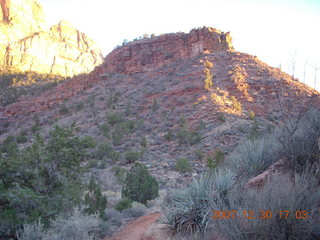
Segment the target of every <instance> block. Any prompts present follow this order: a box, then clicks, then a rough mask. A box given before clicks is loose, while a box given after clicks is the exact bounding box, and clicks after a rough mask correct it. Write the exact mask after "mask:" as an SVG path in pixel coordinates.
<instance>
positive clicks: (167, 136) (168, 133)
mask: <svg viewBox="0 0 320 240" xmlns="http://www.w3.org/2000/svg"><path fill="white" fill-rule="evenodd" d="M164 139H165V140H166V141H171V140H173V139H174V134H173V132H172V130H169V131H168V132H167V133H166V134H165V135H164Z"/></svg>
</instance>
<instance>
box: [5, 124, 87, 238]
mask: <svg viewBox="0 0 320 240" xmlns="http://www.w3.org/2000/svg"><path fill="white" fill-rule="evenodd" d="M74 131H75V129H74V128H72V127H71V128H61V127H58V126H56V127H55V129H54V130H52V131H51V132H50V133H49V138H48V140H47V141H44V139H43V138H42V137H41V136H40V135H38V136H37V138H36V139H35V141H34V143H33V144H32V145H30V146H29V147H27V148H25V149H22V150H19V149H18V148H16V147H14V146H15V143H14V142H13V141H12V140H10V139H9V140H10V141H9V140H8V141H7V142H8V144H9V146H8V144H4V145H3V146H4V147H5V149H3V147H2V150H5V151H6V152H7V154H5V155H4V154H2V156H1V157H0V179H1V181H0V202H1V205H0V238H6V239H7V238H10V237H14V235H15V231H16V230H17V229H18V228H19V227H20V226H21V225H22V224H23V223H31V222H33V221H35V220H37V219H39V218H46V219H49V218H50V217H54V216H56V215H57V214H59V213H60V212H63V211H67V210H69V209H71V208H73V207H74V206H75V205H76V204H78V203H80V200H81V181H80V177H81V173H82V169H83V167H82V161H83V160H84V158H85V157H86V146H87V142H86V141H85V140H83V139H81V138H78V137H75V136H74ZM10 149H11V150H13V149H14V152H11V150H10Z"/></svg>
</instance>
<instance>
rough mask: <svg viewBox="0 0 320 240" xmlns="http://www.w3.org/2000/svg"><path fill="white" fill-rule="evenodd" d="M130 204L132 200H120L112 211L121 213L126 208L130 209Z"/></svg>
mask: <svg viewBox="0 0 320 240" xmlns="http://www.w3.org/2000/svg"><path fill="white" fill-rule="evenodd" d="M131 204H132V200H131V199H129V198H121V199H120V200H119V202H117V204H116V206H115V207H114V209H116V210H118V211H120V212H122V211H123V210H125V209H127V208H131V206H132V205H131Z"/></svg>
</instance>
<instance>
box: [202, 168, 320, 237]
mask: <svg viewBox="0 0 320 240" xmlns="http://www.w3.org/2000/svg"><path fill="white" fill-rule="evenodd" d="M319 199H320V188H319V187H318V180H317V179H316V178H315V177H314V172H313V173H312V172H311V171H308V172H307V173H304V174H302V175H301V176H295V180H292V179H290V178H289V177H288V176H287V175H285V176H280V175H279V176H274V177H273V178H272V179H270V181H269V182H268V183H267V184H266V185H265V186H264V187H263V188H262V189H259V190H257V189H242V191H239V189H238V190H237V191H232V192H230V193H229V194H228V195H227V201H225V200H222V199H219V201H211V203H210V206H211V208H212V209H217V210H218V211H237V215H236V216H237V217H235V218H231V217H230V218H229V219H225V218H222V219H221V218H219V219H212V220H211V221H210V229H211V230H210V231H209V233H208V234H215V236H219V237H222V238H223V239H228V240H229V239H237V240H252V239H258V240H259V239H261V240H263V239H274V240H278V239H279V240H281V239H283V240H285V239H293V240H295V239H296V240H298V239H299V240H300V239H312V238H310V236H311V232H312V230H313V229H314V227H315V226H317V224H319V223H318V214H319V213H318V206H319V203H320V202H319ZM244 211H246V212H247V214H245V213H244ZM267 211H270V213H271V214H272V215H269V217H270V216H271V217H270V219H263V216H264V215H263V214H265V212H267ZM285 211H289V215H288V216H287V217H286V214H287V212H285ZM298 211H300V212H298ZM302 211H306V212H307V217H306V218H305V217H304V218H300V217H301V216H302V215H301V212H302ZM249 213H250V215H251V214H253V215H251V217H252V219H248V218H245V217H244V216H245V215H246V216H248V215H249ZM239 217H241V218H239Z"/></svg>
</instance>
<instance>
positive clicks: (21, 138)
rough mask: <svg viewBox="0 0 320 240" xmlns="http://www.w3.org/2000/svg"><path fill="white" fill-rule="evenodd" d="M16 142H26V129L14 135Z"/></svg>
mask: <svg viewBox="0 0 320 240" xmlns="http://www.w3.org/2000/svg"><path fill="white" fill-rule="evenodd" d="M16 140H17V143H26V142H28V136H27V132H26V131H21V132H20V133H19V135H18V136H17V137H16Z"/></svg>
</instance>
